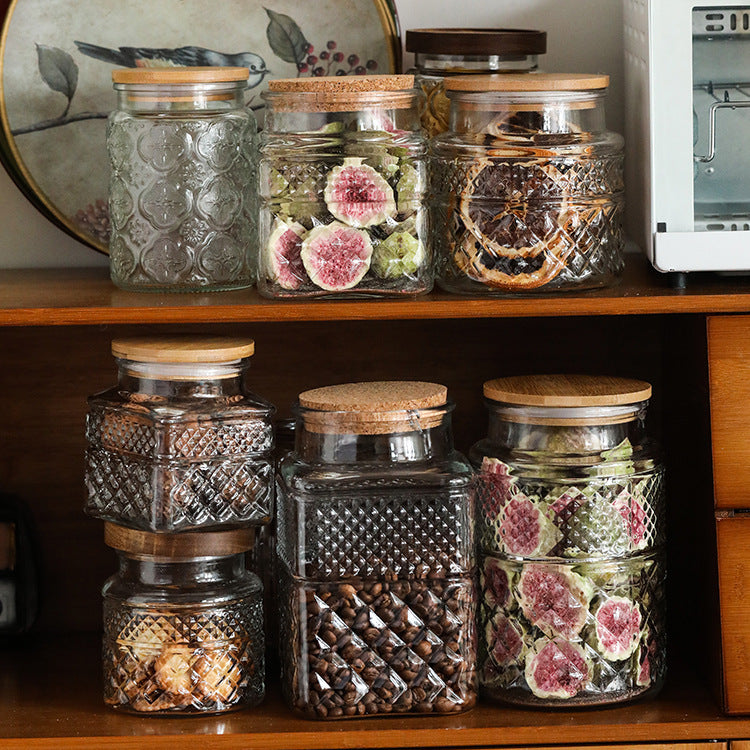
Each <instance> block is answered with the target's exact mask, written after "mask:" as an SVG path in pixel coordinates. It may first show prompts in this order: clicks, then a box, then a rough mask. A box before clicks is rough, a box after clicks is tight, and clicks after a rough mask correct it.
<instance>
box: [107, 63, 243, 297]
mask: <svg viewBox="0 0 750 750" xmlns="http://www.w3.org/2000/svg"><path fill="white" fill-rule="evenodd" d="M247 77H248V70H247V68H194V67H191V68H166V69H162V68H145V69H144V68H137V69H134V70H115V71H113V73H112V78H113V80H114V84H115V89H116V90H117V93H118V108H117V110H115V111H114V112H113V113H112V114H111V115H110V118H109V121H108V125H107V149H108V153H109V162H110V186H109V215H110V224H111V236H110V244H109V255H110V271H111V276H112V280H113V281H114V283H115V284H117V285H118V286H120V287H122V288H125V289H134V290H150V291H210V290H217V289H237V288H241V287H246V286H250V285H251V284H252V283H253V282H254V281H255V269H254V267H253V264H252V260H253V257H254V255H253V250H254V247H255V244H256V239H257V238H256V218H255V211H256V196H255V194H254V189H255V174H256V171H255V153H254V152H255V145H256V125H255V119H254V117H253V115H252V113H251V112H250V111H249V110H248V109H246V108H245V107H244V91H245V87H246V85H247Z"/></svg>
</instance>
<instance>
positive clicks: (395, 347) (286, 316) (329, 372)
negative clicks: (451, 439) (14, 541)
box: [0, 257, 750, 750]
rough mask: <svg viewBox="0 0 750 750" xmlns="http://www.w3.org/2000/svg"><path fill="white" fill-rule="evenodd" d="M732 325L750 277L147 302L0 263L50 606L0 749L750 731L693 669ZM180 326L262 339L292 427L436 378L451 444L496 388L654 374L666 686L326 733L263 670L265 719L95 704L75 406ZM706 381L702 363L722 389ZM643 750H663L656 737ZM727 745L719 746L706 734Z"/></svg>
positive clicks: (598, 742)
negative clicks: (292, 408)
mask: <svg viewBox="0 0 750 750" xmlns="http://www.w3.org/2000/svg"><path fill="white" fill-rule="evenodd" d="M734 313H750V280H743V279H738V280H727V279H720V278H718V277H714V276H710V277H707V278H703V277H702V276H697V277H696V278H695V280H693V279H691V280H690V282H689V284H688V289H687V291H675V290H673V289H671V288H670V286H669V284H668V281H667V279H666V278H665V277H662V276H660V275H658V274H656V273H655V272H653V271H651V270H650V269H649V268H648V267H647V266H646V264H645V262H643V261H641V259H640V258H639V257H635V258H632V259H630V262H629V263H628V268H627V272H626V276H625V278H624V280H623V282H622V283H621V284H620V285H619V286H617V287H615V288H613V289H609V290H597V291H592V292H587V293H576V294H569V295H564V296H555V297H545V296H540V297H533V298H522V299H508V300H487V299H468V298H467V299H464V298H460V297H452V296H450V295H446V294H441V293H435V294H432V295H429V296H428V297H426V298H422V299H404V300H382V301H353V300H341V301H331V302H320V301H318V302H302V301H299V302H297V301H292V302H273V301H269V300H262V299H259V298H258V296H257V294H256V293H255V292H254V291H252V290H249V291H243V292H230V293H224V294H217V295H147V294H141V295H139V294H133V293H126V292H121V291H119V290H117V289H115V288H114V287H112V285H111V284H110V283H109V281H108V278H107V275H106V270H103V269H99V270H76V269H69V270H65V271H62V272H60V271H42V270H38V271H10V272H3V273H2V275H0V414H2V418H0V448H1V450H0V487H2V488H3V489H4V490H7V491H10V492H13V493H15V494H17V495H19V496H20V497H22V498H23V499H24V500H25V501H27V502H28V503H29V505H30V506H31V508H32V510H33V513H34V516H35V519H36V525H37V531H38V536H39V540H40V543H41V549H42V571H43V579H42V583H43V586H42V597H43V599H42V602H43V604H42V610H41V614H40V618H39V622H38V625H37V627H36V632H35V633H34V634H32V636H31V637H29V638H27V639H24V640H22V641H20V642H15V643H6V644H2V645H0V748H5V747H19V748H23V747H34V748H53V747H54V748H62V747H112V748H135V747H141V746H144V745H145V744H146V743H148V746H149V747H153V748H159V747H164V748H173V747H175V746H176V745H178V744H179V745H180V746H182V747H184V748H185V750H187V749H188V748H191V747H195V748H205V747H226V748H240V747H242V748H310V749H313V748H341V747H351V748H364V747H367V748H381V747H388V748H406V747H410V748H428V747H441V748H448V747H456V748H458V747H473V748H478V747H481V748H490V747H493V748H498V747H516V748H521V747H531V746H540V745H544V746H549V747H551V746H560V745H567V746H571V745H572V746H582V745H586V746H587V747H588V746H591V745H595V746H602V747H604V746H609V745H611V744H612V743H616V744H617V745H618V746H623V745H624V744H627V743H637V746H638V747H640V746H641V745H646V744H647V743H648V746H649V747H650V748H653V747H658V748H661V747H682V748H685V749H686V750H692V748H698V747H701V748H702V747H704V746H706V747H707V743H709V742H712V741H715V740H719V741H720V742H721V743H724V742H725V741H727V740H728V739H729V738H741V737H750V716H741V715H739V716H726V715H725V714H724V713H723V712H722V710H721V706H720V703H719V700H718V699H717V697H716V693H715V692H714V691H713V690H712V683H711V677H710V674H709V673H710V666H711V663H713V662H715V659H712V658H707V659H706V662H707V664H706V666H705V668H704V667H702V666H701V665H700V664H699V659H698V655H699V654H701V655H704V654H708V653H709V651H710V648H712V647H714V646H715V647H718V635H717V634H716V633H715V632H714V631H713V630H712V629H711V623H712V622H713V623H714V625H715V623H716V618H715V611H716V610H715V599H716V592H717V590H718V587H717V580H718V579H717V574H716V559H717V558H716V553H715V549H716V548H715V540H714V538H713V534H714V525H713V519H714V506H713V494H712V484H711V483H712V477H711V462H712V453H711V443H710V433H709V431H708V413H709V411H708V409H709V388H708V384H709V378H708V367H707V355H706V347H707V338H706V333H705V331H706V320H707V316H711V315H716V314H721V316H722V317H723V318H726V319H727V320H733V319H734V318H735V316H734V315H733V314H734ZM738 317H739V316H738ZM175 330H190V331H197V332H214V331H221V332H232V333H241V334H243V335H249V336H252V337H253V338H255V340H256V350H257V353H256V355H255V357H254V360H253V364H252V366H251V369H250V374H249V384H250V386H251V388H252V389H253V390H255V391H256V392H258V393H259V394H262V395H263V396H265V397H267V398H269V399H270V400H271V401H273V402H275V403H276V404H277V405H278V406H279V408H280V412H281V413H282V414H285V413H287V412H288V409H289V405H290V404H291V402H292V401H293V399H294V397H295V396H296V394H297V393H298V392H299V391H300V390H302V389H304V388H308V387H314V386H318V385H324V384H327V383H334V382H342V381H345V380H351V379H374V378H409V377H412V378H421V379H432V380H438V381H441V382H444V383H445V384H446V385H447V386H448V388H449V392H450V395H451V398H452V399H453V400H454V401H455V402H456V404H457V409H456V412H455V437H456V444H457V446H458V447H459V448H460V449H462V450H467V449H468V447H469V446H470V445H471V443H472V442H474V441H475V440H476V439H478V438H479V437H481V436H482V435H483V433H484V431H485V430H486V412H485V409H484V405H483V403H482V396H481V386H482V383H483V381H484V380H486V379H489V378H493V377H498V376H502V375H507V374H514V373H515V374H517V373H533V372H556V371H567V372H591V373H605V374H620V375H625V376H631V377H640V378H643V379H646V380H649V381H651V382H652V383H653V385H654V398H653V400H652V404H651V406H650V408H649V422H650V431H651V432H652V434H654V435H656V437H657V438H659V439H660V440H661V441H662V443H663V444H664V446H665V448H666V449H667V470H668V472H669V492H668V503H669V506H670V509H669V533H670V542H669V544H670V547H669V566H670V572H669V580H670V583H669V586H670V589H669V597H670V599H669V602H670V607H669V642H670V658H669V676H668V680H667V685H666V687H665V689H664V691H663V692H662V693H661V694H660V695H659V696H658V697H657V698H655V699H653V700H650V701H643V702H639V703H638V702H637V703H634V704H631V705H625V706H618V707H613V708H609V709H602V710H595V711H592V710H585V711H578V712H576V711H567V710H559V711H557V710H556V711H537V710H520V709H512V708H506V707H503V706H499V705H494V704H491V703H484V702H482V703H481V704H480V705H479V706H478V707H477V708H476V709H475V710H474V711H471V712H469V713H466V714H463V715H459V716H453V717H433V716H430V717H409V718H400V719H396V718H380V719H367V720H362V721H349V722H331V723H317V722H311V721H308V720H305V719H301V718H298V717H296V716H294V715H292V714H291V713H290V712H289V711H288V710H287V709H286V708H285V707H284V706H283V704H282V702H281V699H280V697H279V691H278V685H277V683H276V680H275V678H274V677H273V674H274V668H273V667H272V669H271V677H270V678H269V696H268V698H267V700H266V702H265V703H264V704H263V705H262V706H261V707H260V708H258V709H254V710H248V711H241V712H238V713H234V714H228V715H224V716H219V717H199V718H192V719H153V718H148V717H145V718H144V717H140V716H138V717H134V716H127V715H122V714H117V713H115V712H113V711H111V710H109V709H107V708H106V707H105V706H104V705H103V703H102V700H101V685H100V679H101V678H100V664H99V662H100V654H99V639H100V627H101V622H100V618H101V614H100V612H101V603H100V594H99V590H100V587H101V584H102V583H103V581H104V580H105V579H106V577H107V576H109V575H110V574H111V573H112V572H113V571H114V565H115V562H114V556H113V555H112V552H111V551H110V550H108V549H107V548H106V547H105V545H104V544H103V538H102V525H101V523H99V522H98V521H95V520H93V519H90V518H87V517H86V516H84V514H83V512H82V510H81V508H82V505H83V499H84V488H83V450H84V436H83V419H84V415H85V412H86V401H85V397H86V396H87V395H88V394H91V393H94V392H96V391H97V390H100V389H104V388H106V387H108V386H109V385H111V384H112V383H113V381H114V377H115V368H114V363H113V361H112V359H111V356H110V352H109V344H110V341H111V339H112V338H113V337H114V336H119V335H126V334H129V333H132V332H134V331H138V332H143V333H146V332H148V333H153V332H167V331H175ZM712 356H714V355H712ZM730 369H731V368H730ZM716 374H717V370H716V369H715V368H714V369H712V378H713V377H714V376H715V375H716ZM724 377H725V376H723V377H720V380H721V382H722V383H724ZM712 387H713V386H712ZM712 392H713V390H712ZM746 403H747V404H750V398H748V399H747V402H746ZM748 408H750V406H749V407H748ZM730 471H731V469H730ZM748 558H749V559H750V555H748ZM732 596H734V594H732ZM749 710H750V709H749ZM655 742H659V743H667V744H662V745H659V746H654V745H652V744H650V743H655ZM672 743H676V744H672ZM735 744H737V743H735ZM631 746H633V745H631ZM717 746H719V747H721V748H722V750H724V748H725V747H726V746H725V745H724V744H721V745H717V744H716V743H714V742H712V744H711V747H712V748H715V747H717ZM738 750H747V749H746V748H742V747H739V748H738Z"/></svg>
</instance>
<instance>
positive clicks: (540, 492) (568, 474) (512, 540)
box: [470, 376, 666, 706]
mask: <svg viewBox="0 0 750 750" xmlns="http://www.w3.org/2000/svg"><path fill="white" fill-rule="evenodd" d="M484 394H485V397H486V399H487V404H488V406H489V409H490V422H489V434H488V437H487V438H486V439H484V440H482V441H480V442H479V443H477V444H476V445H475V446H474V447H473V448H472V450H471V454H470V455H471V460H472V463H473V464H474V465H475V467H476V468H477V470H478V472H479V474H478V482H477V495H478V497H477V507H478V511H477V516H478V517H477V525H478V528H479V531H478V535H479V548H480V589H481V594H480V598H481V602H480V606H479V630H480V633H479V650H480V656H479V664H480V667H479V679H480V685H481V687H482V690H483V691H484V692H485V693H486V694H487V695H489V696H491V697H494V698H499V699H502V700H504V701H507V702H510V703H518V704H523V705H543V706H560V705H566V706H575V705H597V704H607V703H615V702H619V701H625V700H630V699H632V698H635V697H638V696H641V695H646V694H652V693H654V692H656V691H657V690H658V689H659V688H660V687H661V685H662V683H663V681H664V674H665V667H666V662H665V638H666V626H665V612H664V607H665V588H664V587H665V529H664V526H665V507H664V471H663V467H662V464H661V460H660V455H659V451H658V448H657V447H656V446H655V444H654V443H653V441H651V440H649V439H648V438H647V437H646V435H645V431H644V420H645V413H646V406H647V403H648V399H649V398H650V395H651V386H650V385H648V383H644V382H642V381H635V380H628V379H624V378H597V377H587V376H575V377H572V376H571V377H564V376H538V377H519V378H501V379H498V380H493V381H489V382H487V383H485V385H484Z"/></svg>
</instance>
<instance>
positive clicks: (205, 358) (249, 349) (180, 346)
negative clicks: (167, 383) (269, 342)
mask: <svg viewBox="0 0 750 750" xmlns="http://www.w3.org/2000/svg"><path fill="white" fill-rule="evenodd" d="M254 353H255V342H254V341H253V340H252V339H243V338H234V337H230V336H164V337H153V338H146V337H135V338H125V339H114V340H113V341H112V354H114V356H115V357H119V358H121V359H130V360H133V361H136V362H164V363H166V362H171V363H175V364H188V363H206V364H209V363H218V362H233V361H235V360H238V359H243V358H245V357H252V356H253V354H254Z"/></svg>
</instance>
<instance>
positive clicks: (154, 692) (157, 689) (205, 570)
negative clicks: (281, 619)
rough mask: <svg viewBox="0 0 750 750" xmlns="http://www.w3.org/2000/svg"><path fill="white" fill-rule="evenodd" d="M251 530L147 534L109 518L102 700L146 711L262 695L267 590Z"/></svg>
mask: <svg viewBox="0 0 750 750" xmlns="http://www.w3.org/2000/svg"><path fill="white" fill-rule="evenodd" d="M252 537H253V534H252V530H247V529H245V530H232V531H219V532H211V531H209V532H186V533H183V534H178V535H175V534H152V533H150V532H144V531H135V530H133V529H126V528H123V527H118V526H115V525H114V524H106V525H105V541H106V543H107V544H108V545H109V546H110V547H113V548H114V549H116V550H117V551H118V560H119V570H118V572H117V573H116V574H115V575H114V576H112V577H111V578H110V579H109V580H108V581H107V582H106V583H105V585H104V588H103V590H102V593H103V597H104V643H103V666H104V701H105V703H107V704H108V705H110V706H112V707H113V708H116V709H119V710H123V711H129V712H135V713H148V714H173V713H175V714H193V713H220V712H224V711H231V710H234V709H238V708H244V707H246V706H251V705H256V704H258V703H260V701H261V700H262V699H263V696H264V694H265V675H264V661H263V659H264V648H265V644H264V640H263V602H262V599H263V595H262V586H261V583H260V580H259V578H258V577H257V576H256V575H255V574H254V573H250V572H248V571H247V570H246V569H245V564H244V556H245V552H246V551H247V550H248V549H249V548H250V547H251V545H252Z"/></svg>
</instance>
